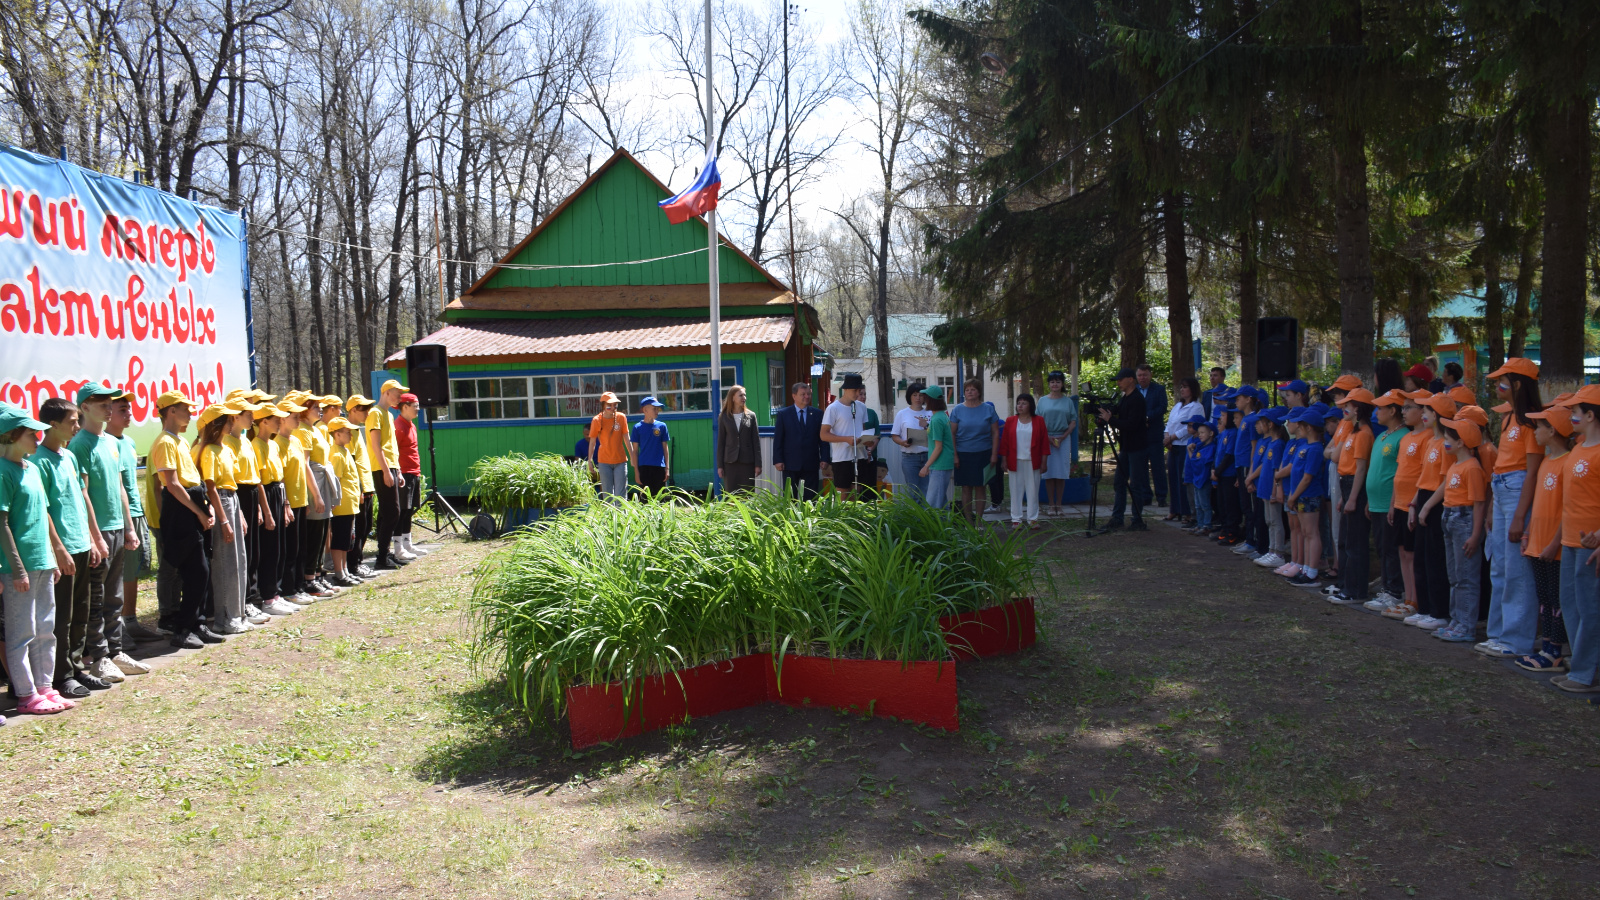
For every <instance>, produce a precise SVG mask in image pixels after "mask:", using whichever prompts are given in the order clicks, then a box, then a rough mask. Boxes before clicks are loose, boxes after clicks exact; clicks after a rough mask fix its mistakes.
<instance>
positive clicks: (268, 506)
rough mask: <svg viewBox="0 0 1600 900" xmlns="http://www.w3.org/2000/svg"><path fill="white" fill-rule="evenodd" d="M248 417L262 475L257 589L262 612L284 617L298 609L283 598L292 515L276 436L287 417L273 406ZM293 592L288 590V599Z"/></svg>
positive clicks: (286, 414)
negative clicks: (252, 420)
mask: <svg viewBox="0 0 1600 900" xmlns="http://www.w3.org/2000/svg"><path fill="white" fill-rule="evenodd" d="M251 415H252V417H253V418H254V419H255V427H254V428H252V429H251V431H250V435H249V436H250V447H251V449H252V450H254V451H255V456H256V470H257V472H259V473H260V475H261V505H260V508H259V509H260V522H259V525H260V527H259V528H258V529H257V532H258V534H257V542H256V546H257V548H258V553H259V561H258V562H257V565H256V573H257V574H256V586H257V589H258V590H259V591H260V592H261V598H262V600H263V601H264V602H263V603H262V605H261V611H262V612H264V613H266V614H267V615H269V616H287V615H290V614H292V613H294V612H295V611H297V610H299V609H300V607H298V606H295V605H294V604H293V603H290V602H288V601H287V600H285V599H284V596H283V584H284V577H283V574H284V554H283V547H284V536H285V534H286V533H287V532H288V529H289V520H290V519H291V518H292V517H293V516H294V512H293V511H292V510H291V509H289V505H288V495H287V493H286V491H285V489H284V473H283V448H282V447H280V446H279V445H278V441H277V436H278V428H279V426H280V425H281V424H282V423H283V422H287V421H288V419H289V414H288V413H286V412H284V411H283V410H281V409H279V408H278V407H276V406H272V405H270V404H263V405H262V406H261V407H260V408H258V409H257V410H256V411H255V412H254V413H252V414H251ZM290 587H294V585H290ZM293 593H294V591H291V596H292V594H293Z"/></svg>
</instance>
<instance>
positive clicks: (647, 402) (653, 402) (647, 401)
mask: <svg viewBox="0 0 1600 900" xmlns="http://www.w3.org/2000/svg"><path fill="white" fill-rule="evenodd" d="M646 406H659V407H661V408H662V409H665V408H666V406H667V405H666V404H665V403H662V402H661V401H660V400H657V399H656V398H654V397H646V398H644V399H643V400H640V401H639V408H640V409H644V408H645V407H646Z"/></svg>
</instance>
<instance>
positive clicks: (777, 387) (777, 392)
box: [767, 359, 789, 409]
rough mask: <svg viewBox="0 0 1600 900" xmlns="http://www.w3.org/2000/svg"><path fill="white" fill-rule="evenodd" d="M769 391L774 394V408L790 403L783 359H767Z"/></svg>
mask: <svg viewBox="0 0 1600 900" xmlns="http://www.w3.org/2000/svg"><path fill="white" fill-rule="evenodd" d="M767 392H768V393H769V394H771V395H772V399H771V403H770V406H771V408H772V409H782V408H784V407H785V406H788V405H789V386H788V385H787V384H784V383H783V360H781V359H769V360H767Z"/></svg>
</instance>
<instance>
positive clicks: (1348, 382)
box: [1328, 374, 1371, 403]
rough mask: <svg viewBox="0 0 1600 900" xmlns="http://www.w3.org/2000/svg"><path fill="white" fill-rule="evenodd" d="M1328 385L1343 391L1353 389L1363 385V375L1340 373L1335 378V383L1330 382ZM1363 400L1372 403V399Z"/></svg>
mask: <svg viewBox="0 0 1600 900" xmlns="http://www.w3.org/2000/svg"><path fill="white" fill-rule="evenodd" d="M1328 386H1329V387H1331V388H1337V389H1339V390H1341V391H1353V390H1355V389H1356V388H1358V387H1361V376H1359V375H1350V374H1344V375H1340V376H1339V377H1338V378H1335V379H1334V380H1333V384H1330V385H1328ZM1363 402H1369V403H1370V402H1371V401H1363Z"/></svg>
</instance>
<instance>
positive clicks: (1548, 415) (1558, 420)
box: [1528, 407, 1572, 437]
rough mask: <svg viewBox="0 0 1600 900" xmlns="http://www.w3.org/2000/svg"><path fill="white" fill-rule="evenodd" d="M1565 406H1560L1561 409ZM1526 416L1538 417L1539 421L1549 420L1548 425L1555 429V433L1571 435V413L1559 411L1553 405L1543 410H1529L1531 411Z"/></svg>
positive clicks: (1564, 435) (1565, 435)
mask: <svg viewBox="0 0 1600 900" xmlns="http://www.w3.org/2000/svg"><path fill="white" fill-rule="evenodd" d="M1565 408H1566V407H1562V409H1565ZM1528 418H1530V419H1538V420H1539V421H1541V422H1549V423H1550V427H1551V428H1552V429H1554V430H1555V433H1556V434H1559V435H1561V436H1562V437H1571V436H1572V416H1571V414H1569V413H1564V412H1561V411H1559V410H1557V409H1556V408H1555V407H1551V408H1550V409H1547V410H1545V411H1544V412H1531V413H1528Z"/></svg>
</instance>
